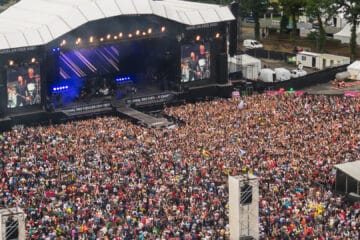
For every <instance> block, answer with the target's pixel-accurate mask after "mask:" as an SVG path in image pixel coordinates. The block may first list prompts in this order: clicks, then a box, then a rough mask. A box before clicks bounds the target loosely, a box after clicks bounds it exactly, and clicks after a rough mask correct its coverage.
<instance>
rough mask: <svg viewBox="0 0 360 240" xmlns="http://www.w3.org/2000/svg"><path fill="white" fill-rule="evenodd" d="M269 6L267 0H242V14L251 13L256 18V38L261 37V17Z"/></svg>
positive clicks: (244, 15)
mask: <svg viewBox="0 0 360 240" xmlns="http://www.w3.org/2000/svg"><path fill="white" fill-rule="evenodd" d="M268 6H269V2H268V1H267V0H242V1H241V15H242V16H243V17H246V16H248V15H249V13H251V14H252V17H253V18H254V34H255V39H257V40H259V39H260V17H261V16H262V15H264V14H265V13H266V11H267V8H268Z"/></svg>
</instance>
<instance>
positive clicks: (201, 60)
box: [181, 42, 210, 83]
mask: <svg viewBox="0 0 360 240" xmlns="http://www.w3.org/2000/svg"><path fill="white" fill-rule="evenodd" d="M208 78H210V44H209V43H208V42H205V43H193V44H186V45H183V46H181V82H184V83H186V82H192V81H197V80H203V79H208Z"/></svg>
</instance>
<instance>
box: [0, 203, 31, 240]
mask: <svg viewBox="0 0 360 240" xmlns="http://www.w3.org/2000/svg"><path fill="white" fill-rule="evenodd" d="M0 234H1V240H12V239H19V240H23V239H26V234H25V214H24V211H23V210H22V209H21V208H4V209H1V210H0ZM14 236H17V237H16V238H14Z"/></svg>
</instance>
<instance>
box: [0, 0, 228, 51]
mask: <svg viewBox="0 0 360 240" xmlns="http://www.w3.org/2000/svg"><path fill="white" fill-rule="evenodd" d="M148 14H153V15H155V16H159V17H163V18H166V19H169V20H172V21H175V22H178V23H182V24H185V25H189V26H194V25H201V24H208V23H216V22H225V21H231V20H234V16H233V15H232V13H231V11H230V9H229V7H227V6H219V5H214V4H204V3H196V2H188V1H180V0H157V1H155V0H21V1H20V2H19V3H17V4H15V5H13V6H11V7H10V8H8V9H7V10H6V11H4V12H2V13H1V14H0V50H4V49H11V48H21V47H31V46H40V45H44V44H47V43H49V42H51V41H52V40H54V39H56V38H58V37H60V36H62V35H64V34H66V33H68V32H70V31H71V30H74V29H76V28H78V27H79V26H81V25H83V24H85V23H87V22H90V21H95V20H99V19H104V18H110V17H115V16H122V15H126V16H129V15H148Z"/></svg>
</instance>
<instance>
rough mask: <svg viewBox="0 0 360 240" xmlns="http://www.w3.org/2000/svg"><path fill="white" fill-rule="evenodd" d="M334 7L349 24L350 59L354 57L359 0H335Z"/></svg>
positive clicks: (359, 9) (359, 11) (359, 10)
mask: <svg viewBox="0 0 360 240" xmlns="http://www.w3.org/2000/svg"><path fill="white" fill-rule="evenodd" d="M334 8H336V9H338V10H339V11H343V13H344V17H345V19H346V20H347V21H348V23H350V24H351V37H350V59H351V60H352V61H354V60H355V59H356V29H357V26H358V25H359V21H358V20H359V17H360V1H359V0H335V4H334Z"/></svg>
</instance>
